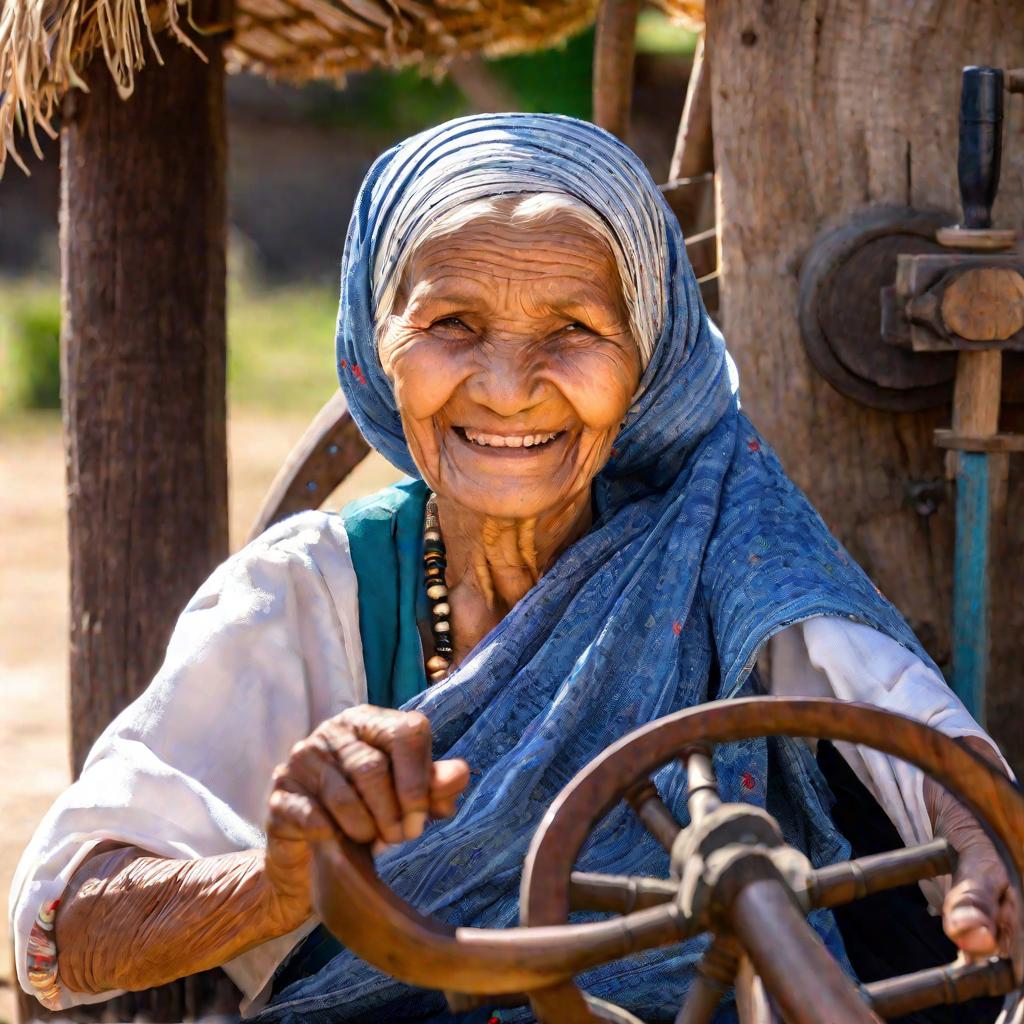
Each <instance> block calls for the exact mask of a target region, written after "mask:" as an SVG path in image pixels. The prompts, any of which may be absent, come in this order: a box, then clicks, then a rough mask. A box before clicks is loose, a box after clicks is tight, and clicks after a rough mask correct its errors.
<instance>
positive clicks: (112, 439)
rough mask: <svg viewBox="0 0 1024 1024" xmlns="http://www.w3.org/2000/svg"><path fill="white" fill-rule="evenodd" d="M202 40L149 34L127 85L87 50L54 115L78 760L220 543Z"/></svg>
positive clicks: (219, 383) (219, 300) (219, 160)
mask: <svg viewBox="0 0 1024 1024" xmlns="http://www.w3.org/2000/svg"><path fill="white" fill-rule="evenodd" d="M211 8H212V4H211V3H202V4H200V3H197V4H195V5H194V7H193V12H194V18H195V19H196V20H197V23H198V24H200V25H202V24H205V23H206V22H208V20H209V18H210V16H211V15H212V13H213V11H212V9H211ZM199 45H200V46H201V48H202V50H203V52H204V54H205V55H206V57H207V59H206V61H205V62H204V61H203V60H201V59H200V58H199V56H198V55H197V54H196V53H195V52H193V51H190V50H189V49H187V48H186V47H184V46H182V45H180V44H179V43H178V42H176V41H174V40H172V39H169V38H167V37H162V38H161V49H162V55H163V58H164V66H163V67H159V66H158V65H157V62H156V59H151V60H150V62H148V63H147V65H146V67H145V68H144V69H143V71H142V72H141V73H140V74H139V75H138V77H137V80H136V83H135V91H134V93H133V94H132V96H131V97H130V98H129V99H127V100H123V99H121V98H120V97H119V96H118V93H117V89H116V87H115V84H114V81H113V79H112V78H111V75H110V73H109V72H108V70H106V68H105V66H104V63H103V60H102V57H101V56H100V57H98V58H96V59H94V60H93V61H92V63H91V66H90V68H89V69H88V72H87V75H86V78H87V81H88V83H89V92H88V93H83V92H75V93H73V94H72V95H71V96H70V97H69V101H68V104H67V108H68V110H67V114H66V117H65V121H63V130H62V132H61V171H62V175H61V189H60V197H61V198H60V246H61V286H62V303H63V331H62V350H63V364H62V371H63V410H65V431H66V442H67V459H68V490H69V541H70V545H71V718H72V730H71V731H72V764H73V769H74V771H75V772H76V773H77V772H78V771H79V770H80V769H81V766H82V762H83V761H84V759H85V756H86V754H87V753H88V751H89V748H90V746H91V745H92V742H93V740H94V739H95V738H96V736H97V735H98V734H99V732H100V731H101V730H102V729H103V727H104V726H105V725H106V724H108V722H110V720H111V719H112V718H113V717H114V716H115V715H116V714H117V713H118V712H119V711H121V709H122V708H124V707H125V706H126V705H127V703H128V702H129V701H131V700H132V699H134V697H136V696H137V695H138V694H139V693H140V692H141V691H142V689H144V687H145V686H146V685H147V684H148V682H150V680H151V679H152V678H153V675H154V673H155V672H156V671H157V669H158V668H159V666H160V663H161V660H162V657H163V653H164V648H165V647H166V645H167V640H168V637H169V636H170V632H171V629H172V627H173V625H174V622H175V618H176V617H177V615H178V613H179V612H180V611H181V609H182V607H183V606H184V604H185V603H186V601H187V600H188V598H189V596H190V595H191V593H193V592H194V591H195V590H196V588H197V586H198V585H199V584H200V583H201V582H202V581H203V579H204V578H205V577H206V575H207V574H208V573H209V572H210V570H211V569H212V568H213V567H214V566H215V565H216V564H217V563H218V562H219V561H221V560H222V559H223V558H224V557H225V556H226V554H227V470H226V466H227V461H226V442H225V409H224V401H225V399H224V364H225V324H224V242H225V181H224V173H225V130H224V100H223V59H222V57H221V54H220V38H219V37H216V36H213V37H209V38H206V39H204V40H202V41H201V42H200V44H199Z"/></svg>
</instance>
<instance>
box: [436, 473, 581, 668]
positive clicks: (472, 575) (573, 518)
mask: <svg viewBox="0 0 1024 1024" xmlns="http://www.w3.org/2000/svg"><path fill="white" fill-rule="evenodd" d="M437 510H438V519H439V520H440V523H441V534H442V536H443V537H444V543H445V548H446V550H447V556H448V570H447V578H448V591H449V601H450V604H451V609H452V610H451V614H452V627H453V629H452V632H453V634H454V636H453V640H454V648H455V660H456V662H458V661H460V660H461V659H462V658H463V657H464V656H465V655H466V654H468V653H469V651H470V650H472V649H473V648H474V647H475V646H476V644H477V643H478V642H479V641H480V640H481V639H482V638H483V637H484V636H485V635H486V634H487V633H488V632H490V630H491V629H493V628H494V627H495V626H496V625H497V624H498V623H499V622H500V621H501V620H502V619H503V618H504V617H505V615H506V614H507V613H508V611H509V609H510V608H512V606H513V605H514V604H515V603H516V602H517V601H518V600H519V599H520V598H521V597H523V595H524V594H525V593H526V592H527V591H528V590H529V589H530V588H531V587H532V586H533V585H534V584H535V583H536V582H537V580H539V579H540V577H541V576H542V575H543V574H544V573H545V572H546V571H547V569H548V568H549V567H550V566H551V564H552V563H553V562H554V561H555V559H556V558H557V557H558V556H559V555H560V554H561V553H562V552H563V551H564V550H565V549H566V548H567V547H569V546H570V545H571V544H572V543H573V542H574V541H576V540H577V539H578V538H579V537H581V536H582V535H583V534H584V533H586V532H587V530H588V529H589V528H590V523H591V511H590V495H589V493H587V492H586V491H584V492H583V493H582V494H579V495H576V496H574V497H572V498H570V499H569V500H568V501H567V502H566V503H565V504H564V505H561V506H559V507H557V508H554V509H552V510H550V511H549V512H544V513H542V514H541V515H539V516H535V517H529V518H523V519H518V518H499V517H496V516H488V515H483V514H481V513H479V512H474V511H473V510H472V509H467V508H465V507H464V506H462V505H459V504H458V503H457V502H455V501H452V500H450V499H448V498H445V497H443V496H441V495H438V498H437Z"/></svg>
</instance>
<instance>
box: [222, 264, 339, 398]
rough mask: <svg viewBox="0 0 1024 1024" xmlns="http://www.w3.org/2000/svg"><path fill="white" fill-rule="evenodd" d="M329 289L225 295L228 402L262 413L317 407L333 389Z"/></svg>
mask: <svg viewBox="0 0 1024 1024" xmlns="http://www.w3.org/2000/svg"><path fill="white" fill-rule="evenodd" d="M337 316H338V294H337V288H336V287H335V286H334V285H330V286H327V285H324V286H314V285H309V284H295V285H284V286H280V287H277V288H272V289H266V288H257V287H255V286H252V285H247V284H243V283H237V282H236V283H233V284H232V285H231V287H230V289H229V292H228V401H229V402H230V403H233V404H238V405H242V406H246V407H248V408H258V409H260V410H262V411H266V412H303V411H308V410H310V409H314V410H315V409H319V408H320V406H321V405H322V404H323V403H324V402H326V401H327V399H328V398H330V397H331V394H332V393H333V392H334V390H335V388H336V387H337V386H338V383H337V378H336V377H335V373H334V325H335V321H336V319H337Z"/></svg>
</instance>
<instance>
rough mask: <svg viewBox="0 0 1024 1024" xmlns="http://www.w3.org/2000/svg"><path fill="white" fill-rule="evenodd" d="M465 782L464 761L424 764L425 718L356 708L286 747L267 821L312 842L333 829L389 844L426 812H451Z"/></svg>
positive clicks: (406, 834)
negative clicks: (292, 745) (287, 750)
mask: <svg viewBox="0 0 1024 1024" xmlns="http://www.w3.org/2000/svg"><path fill="white" fill-rule="evenodd" d="M468 781H469V767H468V765H467V764H466V762H465V761H462V760H460V759H453V760H447V761H439V762H437V763H436V764H434V763H433V762H432V761H431V736H430V722H429V721H428V720H427V718H426V717H425V716H424V715H422V714H420V713H419V712H402V711H392V710H390V709H386V708H374V707H370V706H367V705H363V706H360V707H357V708H351V709H349V710H348V711H345V712H342V714H340V715H338V716H337V717H335V718H333V719H331V720H330V721H328V722H324V723H323V724H322V725H321V726H320V727H319V728H318V729H317V730H316V731H315V732H314V733H313V734H312V735H311V736H309V737H308V738H307V739H305V740H303V741H302V742H301V743H297V744H296V745H295V747H293V748H292V751H291V754H290V756H289V758H288V761H287V763H285V764H283V765H281V766H280V768H278V770H277V772H276V773H275V776H274V783H275V789H274V795H273V796H272V798H271V823H272V825H273V827H274V828H275V829H277V832H276V833H275V835H276V836H278V837H279V838H285V837H287V838H288V839H294V840H301V841H304V842H314V841H317V840H319V839H324V838H327V837H328V836H329V835H330V834H332V830H333V829H335V828H337V829H340V830H341V831H342V832H343V833H344V834H345V835H347V836H349V837H350V838H351V839H353V840H355V841H356V842H359V843H371V844H375V845H376V846H378V847H379V846H380V844H387V845H391V844H394V843H400V842H402V841H403V840H408V839H415V838H416V837H417V836H419V835H420V834H421V833H422V831H423V827H424V825H425V824H426V820H427V816H428V815H433V816H435V817H448V816H450V815H452V814H454V813H455V804H456V799H457V797H458V796H459V794H460V793H461V792H462V791H463V790H464V789H465V788H466V784H467V783H468ZM268 828H269V826H268Z"/></svg>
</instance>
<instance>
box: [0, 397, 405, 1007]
mask: <svg viewBox="0 0 1024 1024" xmlns="http://www.w3.org/2000/svg"><path fill="white" fill-rule="evenodd" d="M307 423H308V420H307V419H305V418H299V417H290V418H281V417H273V418H269V417H266V416H261V415H257V414H253V413H240V414H237V415H235V416H233V417H232V420H231V423H230V429H229V445H230V457H231V476H230V486H231V537H232V547H233V548H236V547H238V546H239V545H240V544H241V543H242V541H243V540H244V538H245V536H246V534H247V532H248V529H249V525H250V524H251V522H252V520H253V518H254V516H255V514H256V511H257V509H258V508H259V505H260V503H261V501H262V498H263V496H264V494H265V493H266V490H267V487H268V486H269V484H270V481H271V480H272V479H273V476H274V474H275V473H276V472H277V469H278V467H279V466H280V465H281V463H282V461H283V460H284V457H285V455H286V454H287V452H288V451H289V449H290V448H291V446H292V444H293V443H294V442H295V440H296V439H297V438H298V437H299V436H300V434H301V433H302V431H303V430H304V429H305V427H306V425H307ZM397 477H398V474H397V472H396V471H395V470H393V469H392V468H391V467H390V466H389V465H388V464H387V463H386V462H384V460H383V459H381V458H379V457H378V456H372V457H371V458H369V459H367V460H366V461H365V462H364V463H363V464H362V465H361V466H359V467H358V469H357V470H356V471H355V473H353V475H352V477H350V479H349V480H348V481H346V483H345V484H344V485H343V486H342V487H341V488H339V490H338V492H337V494H336V495H334V496H333V498H332V501H331V503H330V504H331V505H335V506H336V505H337V504H340V503H342V502H344V501H347V500H349V499H350V498H354V497H358V496H360V495H362V494H367V493H369V492H370V491H372V490H375V489H377V488H378V487H382V486H385V485H386V484H387V483H390V482H391V481H393V480H395V479H397ZM0 541H2V544H3V558H2V560H0V680H2V684H0V693H2V697H3V703H2V705H0V777H2V779H3V783H2V785H0V823H2V826H0V893H2V899H3V905H4V920H5V921H6V919H7V912H6V907H7V893H8V889H9V887H10V883H11V877H12V875H13V873H14V869H15V867H16V865H17V861H18V857H19V855H20V853H21V850H22V848H23V847H24V845H25V843H26V842H27V841H28V838H29V836H30V835H31V833H32V831H33V829H34V828H35V826H36V823H37V822H38V820H39V819H40V817H41V816H42V815H43V813H44V812H45V811H46V808H47V807H48V805H49V803H50V801H51V800H52V799H53V798H54V796H56V794H57V793H58V792H59V791H60V790H61V789H62V788H63V787H64V786H66V785H67V783H68V781H69V768H68V753H67V751H68V744H67V737H68V728H69V723H68V720H67V694H66V690H67V615H68V610H67V587H68V584H67V547H66V534H65V490H64V456H63V450H62V442H61V434H60V423H59V421H58V420H57V419H56V418H55V417H53V416H45V417H41V418H19V419H18V420H16V421H11V422H0ZM10 973H11V952H10V944H9V936H8V934H7V930H6V928H4V929H2V931H0V1024H4V1022H6V1021H11V1020H13V1013H14V1011H13V1005H14V998H13V991H12V989H11V977H10Z"/></svg>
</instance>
